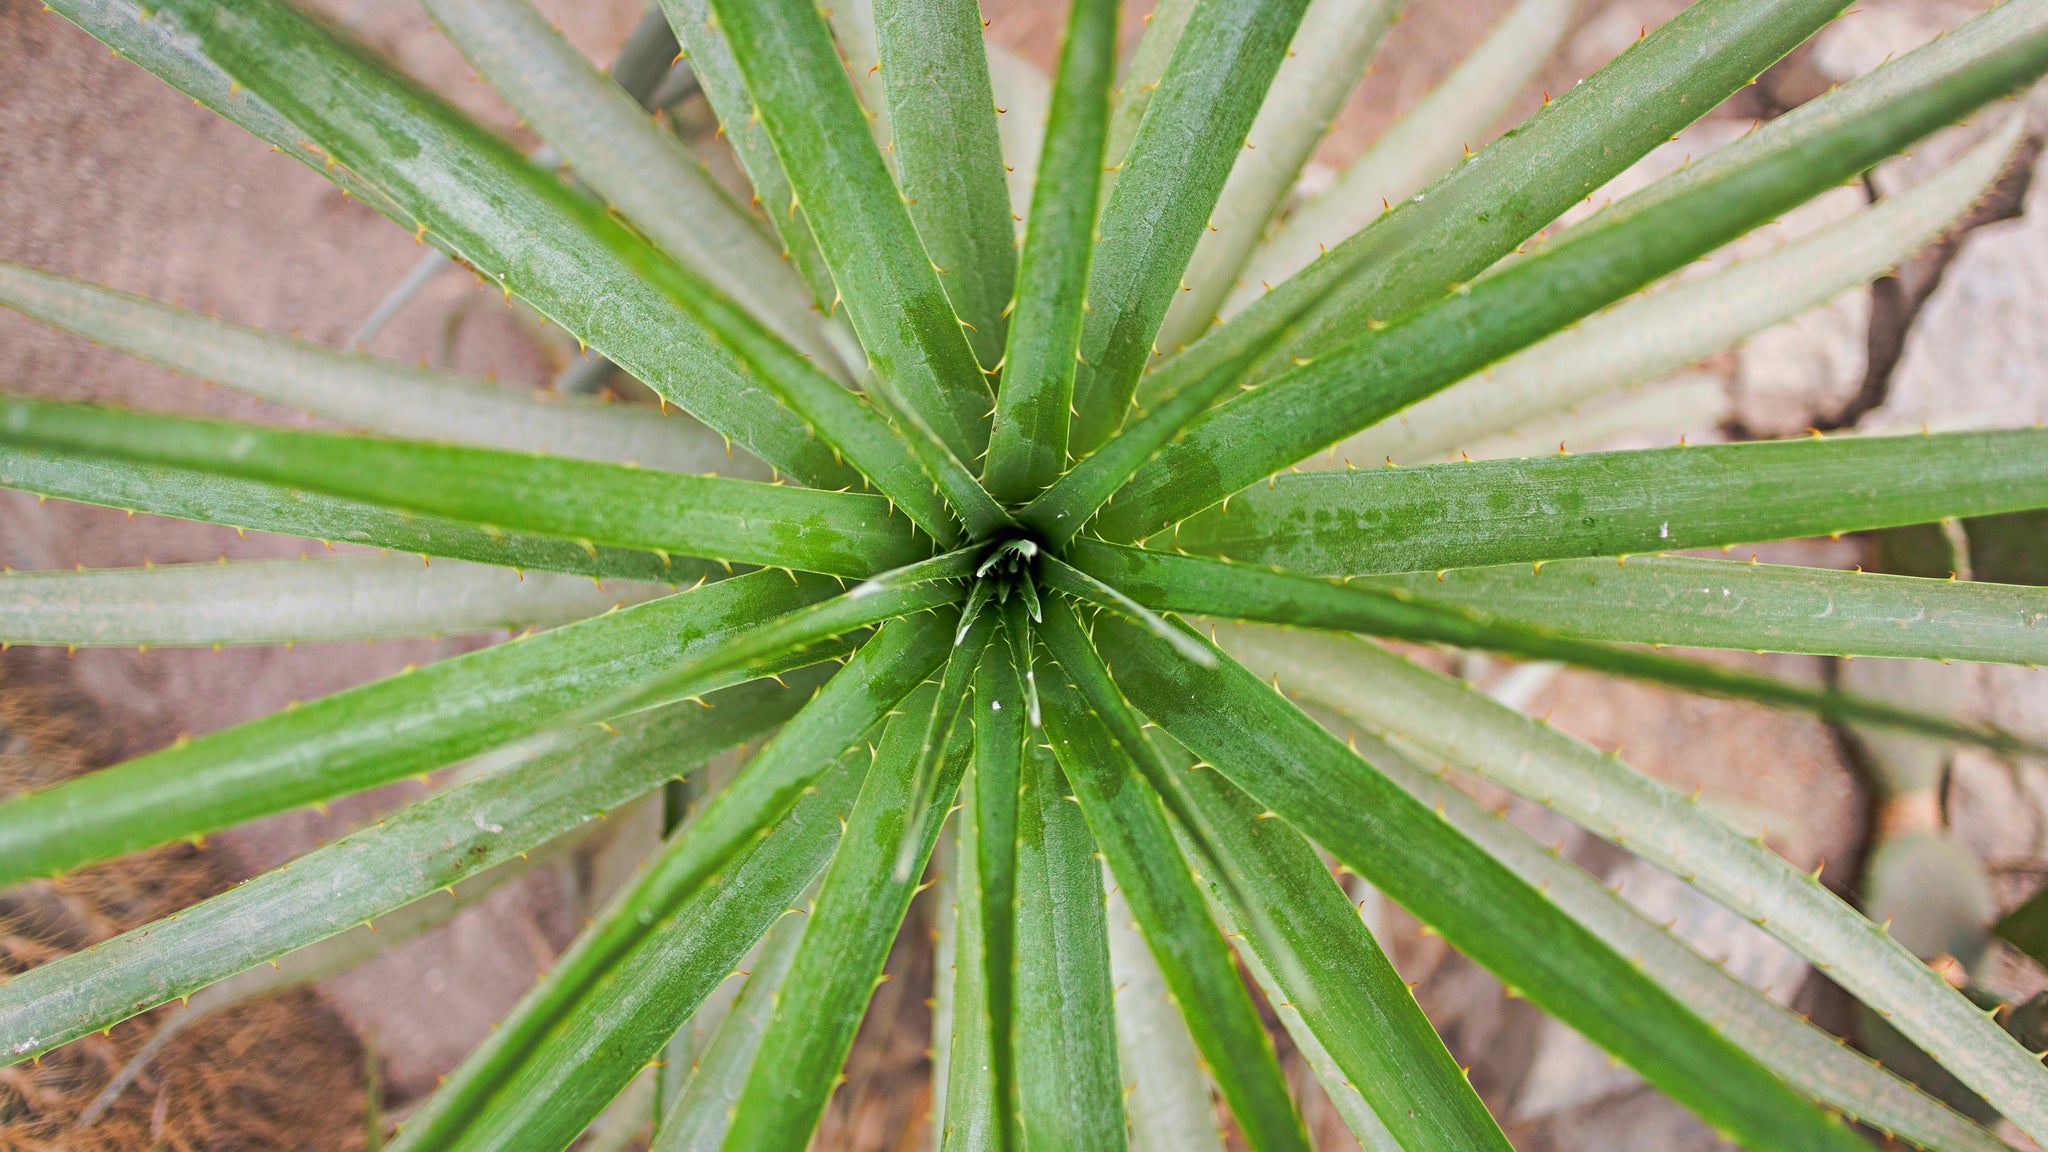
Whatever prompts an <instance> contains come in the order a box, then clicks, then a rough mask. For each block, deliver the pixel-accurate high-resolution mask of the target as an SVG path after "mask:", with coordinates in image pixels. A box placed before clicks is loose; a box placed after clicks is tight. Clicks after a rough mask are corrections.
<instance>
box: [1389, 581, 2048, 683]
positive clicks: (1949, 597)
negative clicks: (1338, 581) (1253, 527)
mask: <svg viewBox="0 0 2048 1152" xmlns="http://www.w3.org/2000/svg"><path fill="white" fill-rule="evenodd" d="M1370 583H1371V585H1372V586H1374V587H1377V588H1381V589H1386V590H1388V591H1392V590H1395V589H1399V590H1401V591H1403V592H1406V593H1408V594H1409V595H1412V596H1414V597H1416V598H1418V599H1425V600H1430V601H1432V602H1435V603H1438V604H1444V605H1453V604H1455V605H1460V606H1462V607H1465V608H1469V609H1473V610H1475V611H1479V612H1483V613H1486V614H1487V615H1489V616H1494V617H1498V618H1501V619H1505V620H1511V621H1514V622H1517V623H1522V624H1527V625H1530V626H1533V627H1539V628H1542V629H1543V630H1545V631H1547V632H1550V633H1553V634H1555V635H1559V636H1571V637H1576V638H1579V639H1584V640H1601V641H1620V642H1625V643H1633V644H1656V645H1667V644H1669V645H1677V646H1680V647H1687V648H1737V649H1743V650H1745V651H1753V652H1812V653H1817V654H1820V655H1826V656H1895V657H1897V656H1903V657H1924V658H1929V659H1936V660H1984V661H1996V662H1999V663H2006V664H2048V633H2044V631H2043V629H2042V627H2041V625H2042V624H2043V623H2048V591H2043V590H2042V589H2040V588H2024V587H2014V586H2011V585H2003V584H1974V583H1965V582H1962V581H1950V580H1925V579H1919V578H1916V577H1910V576H1880V575H1876V574H1874V573H1855V572H1837V571H1833V570H1830V569H1826V568H1795V567H1791V566H1789V565H1783V564H1743V563H1738V562H1732V561H1727V560H1696V559H1692V558H1690V557H1681V556H1658V557H1634V558H1631V559H1630V560H1629V561H1628V563H1626V564H1615V563H1613V562H1612V561H1608V560H1567V561H1564V562H1562V563H1557V564H1545V565H1543V566H1542V567H1541V568H1539V569H1536V570H1535V571H1531V570H1530V569H1529V568H1525V567H1523V566H1522V565H1520V564H1514V565H1505V566H1502V567H1497V568H1453V569H1451V570H1450V571H1448V572H1444V573H1442V574H1441V575H1435V574H1430V573H1422V572H1418V573H1413V574H1410V575H1406V576H1385V577H1377V578H1374V579H1372V580H1371V581H1370Z"/></svg>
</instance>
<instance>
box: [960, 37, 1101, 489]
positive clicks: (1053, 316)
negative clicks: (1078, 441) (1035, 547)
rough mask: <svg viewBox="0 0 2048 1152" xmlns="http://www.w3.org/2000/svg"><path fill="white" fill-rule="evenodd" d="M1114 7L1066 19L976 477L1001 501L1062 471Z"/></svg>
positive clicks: (1092, 237)
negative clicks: (984, 457) (982, 463)
mask: <svg viewBox="0 0 2048 1152" xmlns="http://www.w3.org/2000/svg"><path fill="white" fill-rule="evenodd" d="M1117 8H1118V4H1117V0H1081V2H1079V3H1076V4H1074V5H1073V7H1072V8H1071V9H1070V10H1069V12H1068V14H1067V34H1066V38H1065V39H1064V40H1063V41H1062V42H1061V47H1060V67H1059V74H1058V76H1057V77H1056V78H1055V80H1054V84H1053V95H1052V109H1051V112H1050V113H1049V114H1048V119H1047V121H1046V128H1045V147H1044V149H1043V151H1042V152H1041V153H1040V155H1039V166H1038V181H1037V184H1036V186H1035V187H1034V188H1033V189H1032V193H1031V211H1030V215H1029V216H1027V217H1026V219H1025V226H1024V252H1023V256H1022V257H1021V259H1020V262H1019V264H1018V266H1017V290H1016V315H1015V316H1014V317H1013V318H1012V320H1011V324H1010V330H1009V343H1008V345H1007V346H1006V347H1005V348H1004V350H1003V360H1002V363H1003V374H1002V387H1001V389H1000V390H998V392H997V393H996V415H995V425H994V429H993V430H992V431H991V432H990V434H989V449H988V466H987V468H985V469H984V470H983V471H982V482H983V483H984V484H986V485H987V486H988V490H989V493H990V494H991V495H993V496H994V497H995V498H996V499H998V500H1001V501H1004V502H1005V503H1022V502H1023V501H1026V500H1029V499H1030V498H1032V497H1033V496H1036V495H1037V494H1038V493H1039V492H1040V491H1041V490H1042V489H1044V488H1045V486H1046V485H1048V484H1051V483H1052V482H1053V481H1054V480H1055V479H1057V478H1058V477H1059V474H1060V473H1061V472H1063V471H1065V470H1066V467H1067V426H1068V424H1069V422H1070V421H1071V419H1072V413H1071V411H1070V409H1071V406H1072V404H1073V397H1074V372H1075V359H1074V357H1075V355H1076V350H1077V349H1078V348H1079V347H1080V340H1081V316H1082V308H1083V298H1084V292H1085V290H1086V288H1087V284H1088V264H1089V258H1090V256H1091V254H1092V253H1093V251H1094V247H1095V234H1094V228H1095V207H1096V201H1097V199H1098V197H1099V195H1100V188H1101V184H1102V160H1103V151H1102V149H1103V137H1104V134H1105V132H1106V131H1107V129H1108V122H1109V81H1110V76H1111V74H1112V73H1111V70H1112V69H1113V68H1114V67H1115V64H1116V15H1117Z"/></svg>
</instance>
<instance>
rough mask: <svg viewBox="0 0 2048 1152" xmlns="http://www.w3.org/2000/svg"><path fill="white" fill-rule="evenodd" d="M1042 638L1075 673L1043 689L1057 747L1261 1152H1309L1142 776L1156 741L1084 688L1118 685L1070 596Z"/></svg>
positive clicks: (1050, 610)
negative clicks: (1083, 684) (1142, 760)
mask: <svg viewBox="0 0 2048 1152" xmlns="http://www.w3.org/2000/svg"><path fill="white" fill-rule="evenodd" d="M1039 638H1040V640H1041V641H1042V642H1043V643H1044V644H1045V645H1046V648H1047V650H1048V651H1049V652H1050V653H1051V655H1052V657H1053V659H1055V660H1057V661H1059V665H1060V670H1061V671H1062V672H1063V673H1064V675H1061V676H1057V677H1045V678H1042V679H1041V681H1040V683H1039V686H1038V692H1039V698H1040V700H1041V701H1042V702H1043V704H1044V707H1045V722H1046V731H1047V733H1048V735H1050V736H1051V738H1052V745H1053V750H1054V752H1055V754H1057V755H1058V757H1059V761H1060V766H1061V768H1062V769H1064V770H1065V772H1066V775H1067V779H1068V780H1069V781H1071V782H1072V783H1073V785H1074V792H1075V795H1076V796H1077V797H1078V798H1079V800H1080V803H1081V813H1082V815H1083V816H1085V817H1086V818H1087V820H1088V828H1089V830H1090V831H1091V832H1093V833H1094V836H1095V840H1096V842H1097V843H1098V844H1100V845H1101V846H1102V852H1103V855H1104V856H1105V857H1106V858H1107V859H1108V861H1109V868H1110V871H1111V872H1112V873H1113V874H1114V875H1115V876H1116V879H1117V886H1118V888H1120V889H1121V890H1122V891H1123V893H1124V898H1125V899H1126V900H1127V901H1129V902H1130V906H1131V911H1132V913H1133V914H1134V915H1135V916H1136V918H1137V921H1138V926H1139V928H1141V929H1142V930H1143V931H1144V933H1145V940H1146V943H1148V944H1149V945H1151V948H1152V955H1153V958H1154V959H1156V960H1157V961H1158V962H1159V969H1160V971H1161V973H1163V974H1164V975H1165V977H1166V982H1167V986H1168V987H1169V988H1171V989H1172V990H1173V995H1174V999H1175V1000H1176V1001H1177V1002H1178V1003H1179V1004H1180V1006H1181V1013H1182V1015H1183V1016H1185V1017H1186V1018H1187V1022H1188V1030H1189V1031H1190V1032H1192V1033H1193V1034H1194V1037H1195V1044H1196V1046H1197V1047H1198V1048H1199V1049H1200V1050H1201V1052H1202V1056H1203V1058H1204V1059H1205V1060H1206V1061H1207V1062H1208V1065H1209V1069H1210V1072H1211V1073H1212V1074H1213V1075H1214V1076H1215V1077H1216V1081H1217V1085H1218V1086H1219V1087H1220V1088H1221V1089H1222V1091H1223V1097H1224V1099H1225V1100H1227V1101H1229V1103H1230V1108H1231V1111H1232V1113H1234V1114H1235V1115H1236V1116H1237V1120H1238V1124H1239V1125H1240V1126H1241V1127H1242V1128H1243V1129H1244V1132H1245V1137H1246V1141H1247V1143H1249V1144H1250V1146H1251V1147H1252V1148H1253V1149H1254V1150H1269V1149H1297V1150H1299V1152H1307V1149H1308V1136H1307V1134H1306V1132H1305V1131H1304V1130H1303V1129H1302V1126H1301V1119H1300V1117H1298V1116H1297V1115H1295V1112H1294V1103H1293V1100H1292V1098H1291V1097H1290V1096H1289V1095H1288V1092H1287V1081H1286V1079H1285V1077H1283V1076H1282V1075H1281V1072H1280V1064H1279V1061H1278V1059H1277V1058H1276V1057H1275V1055H1274V1053H1273V1042H1272V1040H1271V1039H1270V1038H1269V1037H1268V1036H1267V1035H1266V1031H1265V1026H1264V1025H1263V1024H1262V1023H1261V1022H1260V1020H1259V1014H1258V1009H1257V1008H1256V1007H1254V1006H1253V1004H1252V1001H1251V997H1250V995H1249V994H1248V993H1247V992H1246V990H1245V987H1244V982H1243V981H1242V980H1241V979H1240V978H1239V977H1238V974H1237V966H1236V964H1235V963H1234V962H1233V961H1232V959H1231V955H1230V947H1229V945H1227V944H1225V943H1224V941H1223V936H1222V934H1221V933H1219V932H1218V931H1217V929H1216V925H1215V923H1214V921H1212V920H1210V919H1209V915H1208V908H1207V906H1206V905H1205V904H1204V903H1203V901H1202V894H1201V891H1200V889H1198V888H1197V887H1196V886H1195V880H1194V877H1193V876H1192V875H1190V874H1189V872H1188V869H1187V865H1186V863H1185V862H1184V861H1183V860H1182V859H1181V857H1180V849H1179V847H1178V846H1177V845H1176V844H1175V842H1174V838H1173V832H1172V829H1171V827H1170V826H1169V825H1168V824H1167V820H1166V808H1165V806H1164V804H1162V803H1161V801H1160V798H1159V796H1158V795H1157V794H1156V793H1154V792H1153V791H1152V788H1151V786H1150V785H1148V784H1147V783H1146V781H1145V778H1144V776H1143V775H1141V774H1140V771H1139V768H1138V763H1137V758H1138V757H1139V756H1145V757H1150V756H1151V755H1152V750H1151V748H1150V747H1149V746H1148V745H1147V744H1146V743H1145V740H1144V737H1143V736H1142V735H1141V734H1140V733H1139V730H1138V726H1137V723H1136V721H1135V720H1134V719H1133V718H1132V717H1131V716H1130V714H1129V712H1128V711H1127V710H1125V709H1123V708H1122V706H1121V704H1120V702H1115V707H1114V710H1113V711H1112V712H1109V713H1107V714H1105V711H1104V708H1103V705H1104V704H1106V703H1112V701H1109V700H1105V699H1102V698H1101V697H1100V695H1099V694H1096V693H1088V694H1085V695H1084V692H1083V690H1082V689H1081V688H1080V687H1078V686H1077V684H1076V683H1075V682H1076V681H1088V682H1095V683H1103V684H1106V683H1107V681H1106V679H1105V678H1104V677H1103V673H1102V669H1101V665H1100V663H1099V660H1098V658H1097V657H1096V655H1095V650H1094V648H1093V646H1092V645H1091V644H1090V643H1089V641H1088V638H1087V635H1086V634H1085V633H1084V632H1083V631H1082V628H1081V623H1080V621H1079V620H1078V619H1076V618H1075V616H1074V611H1073V608H1072V607H1071V606H1069V604H1068V603H1067V602H1066V601H1065V600H1060V599H1055V600H1052V601H1050V602H1048V603H1047V605H1046V619H1045V628H1044V629H1043V630H1042V631H1041V632H1040V634H1039Z"/></svg>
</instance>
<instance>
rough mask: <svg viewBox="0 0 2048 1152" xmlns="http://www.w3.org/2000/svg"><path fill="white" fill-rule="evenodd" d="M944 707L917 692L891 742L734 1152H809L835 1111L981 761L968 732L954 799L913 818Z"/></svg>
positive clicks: (762, 1059) (804, 956) (738, 1118)
mask: <svg viewBox="0 0 2048 1152" xmlns="http://www.w3.org/2000/svg"><path fill="white" fill-rule="evenodd" d="M938 627H945V626H938ZM948 632H950V629H948ZM937 698H938V689H937V688H936V687H934V686H926V687H924V688H921V689H919V690H917V691H916V692H913V693H912V694H911V695H910V696H909V697H908V698H906V699H905V700H904V701H903V702H902V704H901V705H899V714H898V715H897V716H896V717H895V718H894V719H893V720H892V721H891V722H890V724H889V726H888V729H887V730H886V731H885V732H884V733H883V734H882V739H881V744H880V746H879V747H878V748H877V749H876V751H875V754H874V765H873V766H872V767H870V768H869V769H868V777H867V782H866V783H865V784H864V785H863V786H862V788H861V794H860V801H859V802H858V803H857V804H856V805H855V806H854V810H853V814H852V816H850V817H849V818H848V823H847V832H846V835H845V837H844V838H843V839H842V841H841V843H840V847H839V851H838V852H837V853H836V854H835V855H834V856H833V858H832V867H831V868H830V869H829V870H828V871H827V872H826V874H825V886H824V888H823V889H822V890H821V891H820V892H819V894H818V900H817V903H816V904H815V905H814V906H813V907H812V909H811V923H810V926H809V928H807V929H806V930H805V932H804V940H803V944H802V945H801V946H800V947H799V948H798V949H797V957H796V963H795V965H794V966H793V967H791V969H790V972H789V976H788V978H787V979H785V980H784V981H783V985H782V991H781V994H780V995H779V996H777V997H776V1002H775V1014H774V1016H773V1017H772V1018H771V1019H770V1020H769V1023H768V1031H767V1034H766V1035H764V1036H763V1037H762V1039H761V1049H760V1052H759V1053H758V1054H757V1055H756V1056H755V1059H754V1068H753V1071H752V1073H751V1074H749V1076H748V1077H747V1086H746V1089H745V1090H744V1091H742V1092H741V1094H740V1099H739V1103H738V1104H737V1105H735V1106H734V1112H733V1123H732V1128H731V1129H730V1130H729V1131H728V1132H727V1133H726V1137H725V1145H724V1147H725V1148H727V1149H730V1150H732V1152H756V1150H760V1152H767V1150H770V1149H783V1150H785V1152H802V1150H803V1149H804V1148H805V1147H806V1146H807V1145H808V1144H809V1142H810V1139H811V1134H812V1132H813V1130H814V1129H816V1127H817V1125H818V1120H819V1119H820V1118H821V1117H822V1116H823V1115H824V1114H825V1105H826V1104H827V1103H828V1102H829V1101H830V1100H831V1097H832V1089H833V1088H834V1087H835V1086H836V1085H837V1084H838V1081H839V1069H840V1066H841V1065H842V1064H844V1063H845V1061H846V1053H847V1051H848V1050H849V1049H851V1048H852V1047H853V1035H854V1032H855V1030H856V1029H858V1028H859V1026H860V1019H861V1017H862V1016H863V1015H864V1014H865V1013H866V1012H867V1006H868V999H869V997H870V996H872V995H873V993H874V990H875V987H876V985H877V984H879V983H880V980H879V977H880V976H881V975H882V965H883V962H884V961H886V960H887V959H888V958H889V947H890V945H891V944H892V943H894V941H895V939H896V932H897V929H898V928H899V927H900V926H901V925H902V923H903V917H904V914H905V913H906V912H908V911H909V910H910V899H911V897H912V896H914V895H915V894H916V892H917V887H918V879H919V877H920V876H921V875H922V874H923V871H924V862H925V860H926V859H927V858H928V857H929V856H930V855H931V851H932V847H933V845H934V844H936V843H937V842H938V835H939V828H940V826H941V825H942V824H944V823H945V817H946V811H947V809H948V808H949V807H950V806H951V803H950V802H951V798H952V796H953V793H954V791H955V790H956V789H957V788H958V787H959V784H960V777H961V776H962V774H964V773H965V772H966V771H967V764H968V761H969V759H970V758H971V756H972V749H971V747H970V742H969V740H968V739H966V731H965V730H964V729H963V730H961V732H960V733H959V734H958V736H957V737H956V739H954V741H953V742H952V744H951V745H950V746H949V747H948V748H947V750H946V755H945V758H944V760H943V762H942V763H943V766H942V767H941V769H940V771H939V780H938V786H937V789H936V795H939V796H942V797H945V798H946V802H945V803H940V804H935V805H931V806H929V807H927V808H926V809H925V810H924V811H922V812H918V813H916V814H915V816H913V815H912V814H911V802H912V801H913V799H914V798H915V795H916V793H915V788H916V785H917V765H918V760H919V749H920V748H921V746H922V743H923V737H924V733H925V729H926V726H927V723H928V722H929V720H930V717H931V714H932V711H933V709H934V707H935V704H936V701H937ZM913 822H914V823H915V824H916V825H917V827H918V829H919V831H918V832H917V833H916V834H915V836H914V840H915V843H916V844H917V849H916V851H915V857H916V864H917V866H916V868H914V869H913V870H912V872H911V875H909V876H908V877H906V878H902V879H898V878H897V868H896V861H897V856H898V852H899V847H900V845H901V844H902V843H903V840H904V825H906V824H910V823H913Z"/></svg>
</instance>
